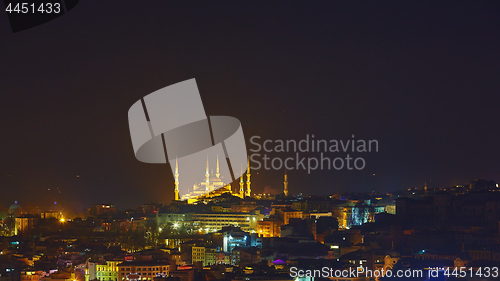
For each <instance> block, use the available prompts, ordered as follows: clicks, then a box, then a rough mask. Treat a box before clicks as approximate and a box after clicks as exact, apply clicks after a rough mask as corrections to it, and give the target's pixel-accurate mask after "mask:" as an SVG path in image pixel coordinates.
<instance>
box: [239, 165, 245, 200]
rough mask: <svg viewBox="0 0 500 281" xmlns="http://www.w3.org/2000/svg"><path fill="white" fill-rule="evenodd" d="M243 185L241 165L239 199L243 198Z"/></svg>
mask: <svg viewBox="0 0 500 281" xmlns="http://www.w3.org/2000/svg"><path fill="white" fill-rule="evenodd" d="M244 185H245V183H244V182H243V165H241V176H240V198H241V199H243V198H245V187H244Z"/></svg>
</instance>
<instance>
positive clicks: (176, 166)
mask: <svg viewBox="0 0 500 281" xmlns="http://www.w3.org/2000/svg"><path fill="white" fill-rule="evenodd" d="M174 177H175V190H174V198H175V199H174V200H175V201H179V164H178V163H177V157H175V174H174Z"/></svg>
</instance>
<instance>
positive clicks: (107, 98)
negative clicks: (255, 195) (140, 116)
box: [0, 0, 500, 210]
mask: <svg viewBox="0 0 500 281" xmlns="http://www.w3.org/2000/svg"><path fill="white" fill-rule="evenodd" d="M499 35H500V2H499V1H493V0H491V1H446V2H444V1H442V2H437V1H364V2H361V1H313V2H311V1H246V2H242V1H204V2H202V3H195V2H189V1H122V0H119V1H118V0H115V1H97V0H96V1H80V3H79V4H78V5H77V6H76V7H75V8H74V9H73V10H72V11H70V12H69V13H68V14H66V15H64V16H62V17H60V18H58V19H55V20H53V21H51V22H49V23H47V24H44V25H41V26H38V27H34V28H31V29H28V30H25V31H22V32H18V33H12V32H11V30H10V26H9V23H8V20H7V17H6V15H5V14H2V13H0V55H1V61H0V93H1V97H2V100H1V102H0V190H1V196H0V204H2V205H4V206H8V205H10V204H12V202H13V201H14V200H18V201H19V202H20V203H21V204H38V205H40V206H43V205H44V204H48V203H49V202H52V201H55V200H60V202H62V204H66V206H67V207H69V205H72V208H75V209H79V210H83V209H85V208H86V207H88V206H89V205H90V204H92V203H101V202H111V203H114V204H116V205H117V206H118V207H119V208H125V207H130V206H132V205H134V204H140V203H145V202H151V201H159V200H160V201H163V202H169V201H170V200H171V199H172V197H173V176H172V174H171V172H170V169H169V167H168V166H167V165H152V164H144V163H141V162H139V161H137V160H136V159H135V157H134V154H133V151H132V145H131V141H130V135H129V131H128V120H127V111H128V109H129V107H130V106H131V105H132V104H133V103H134V102H135V101H137V100H138V99H140V98H141V97H143V96H145V95H147V94H149V93H151V92H153V91H155V90H157V89H160V88H162V87H165V86H168V85H170V84H174V83H177V82H180V81H183V80H187V79H190V78H196V81H197V83H198V87H199V89H200V93H201V97H202V100H203V103H204V106H205V110H206V113H207V114H208V115H228V116H234V117H236V118H238V119H239V120H240V121H241V123H242V125H243V130H244V134H245V137H246V139H247V144H248V145H249V146H250V144H249V142H248V140H249V138H250V137H251V136H254V135H259V136H261V137H262V138H263V139H296V140H300V139H302V138H304V137H305V136H306V134H314V135H315V138H322V139H349V138H350V137H351V135H352V134H354V135H355V136H356V138H363V139H377V140H378V141H379V152H377V153H371V154H370V155H363V157H365V159H366V168H365V169H364V170H362V171H347V170H343V171H315V172H312V173H311V174H310V175H308V174H307V172H305V171H290V172H289V181H290V184H289V188H290V190H291V192H292V193H298V192H304V193H306V194H332V193H336V192H340V191H351V190H359V191H368V190H380V191H387V190H395V189H400V188H405V187H409V186H422V185H423V182H424V181H426V180H427V181H432V184H431V185H437V186H449V185H452V184H459V183H464V182H467V181H469V180H471V179H474V178H485V179H492V180H500V162H499V161H498V159H500V150H499V148H498V144H499V141H500V140H499V133H498V126H499V123H500V122H499V120H500V117H499V113H498V107H499V102H500V95H499V92H500V80H499V74H500V52H499V50H500V36H499ZM278 156H282V155H278ZM203 172H204V171H201V172H200V174H201V176H202V177H203ZM257 173H258V174H257ZM282 174H283V171H264V170H260V171H254V172H253V176H252V182H253V189H254V190H255V191H256V192H260V191H262V190H263V189H264V187H265V186H268V188H267V190H273V189H274V190H280V189H281V188H282ZM372 174H375V176H373V175H372ZM235 187H236V185H235ZM57 188H59V190H58V189H57ZM48 189H51V190H50V191H49V190H48ZM59 191H60V193H59Z"/></svg>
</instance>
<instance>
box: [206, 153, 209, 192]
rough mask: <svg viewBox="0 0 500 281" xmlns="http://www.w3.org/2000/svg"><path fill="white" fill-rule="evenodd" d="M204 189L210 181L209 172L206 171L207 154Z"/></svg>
mask: <svg viewBox="0 0 500 281" xmlns="http://www.w3.org/2000/svg"><path fill="white" fill-rule="evenodd" d="M205 183H206V185H205V191H208V185H209V183H210V174H209V173H208V156H207V171H206V172H205Z"/></svg>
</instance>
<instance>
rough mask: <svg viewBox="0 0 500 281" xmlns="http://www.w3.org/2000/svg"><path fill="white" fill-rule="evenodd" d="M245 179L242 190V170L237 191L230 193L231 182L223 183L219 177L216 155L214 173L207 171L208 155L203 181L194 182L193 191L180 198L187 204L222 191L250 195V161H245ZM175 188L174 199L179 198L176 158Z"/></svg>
mask: <svg viewBox="0 0 500 281" xmlns="http://www.w3.org/2000/svg"><path fill="white" fill-rule="evenodd" d="M247 165H248V167H247V173H246V175H247V181H246V186H247V189H246V192H245V190H244V181H243V171H242V173H241V176H240V190H239V192H237V193H236V192H235V193H232V190H231V183H225V182H224V181H223V180H222V179H221V178H220V170H219V157H217V168H216V170H215V174H213V170H212V173H209V171H210V169H209V166H208V157H207V168H206V171H205V181H203V182H200V183H197V184H194V185H193V191H191V192H189V193H187V194H184V195H182V197H181V199H182V200H183V201H184V200H187V202H188V203H189V204H191V203H194V202H196V201H198V200H199V199H203V198H213V197H216V196H220V195H222V194H224V193H231V194H232V195H234V196H238V197H240V198H242V199H243V198H244V197H245V196H247V197H250V196H251V189H250V161H248V163H247ZM174 178H175V190H174V195H175V197H174V198H175V200H176V201H178V200H179V166H178V163H177V159H176V160H175V174H174Z"/></svg>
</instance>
